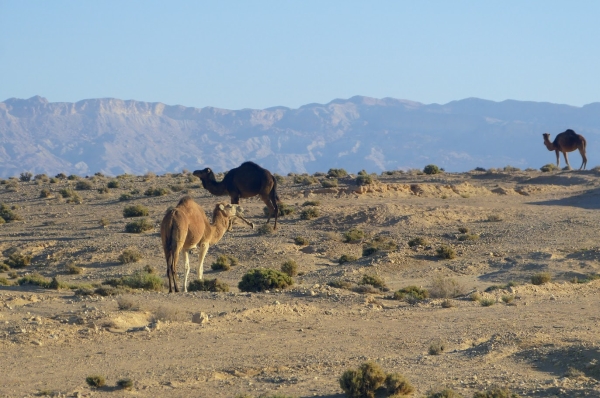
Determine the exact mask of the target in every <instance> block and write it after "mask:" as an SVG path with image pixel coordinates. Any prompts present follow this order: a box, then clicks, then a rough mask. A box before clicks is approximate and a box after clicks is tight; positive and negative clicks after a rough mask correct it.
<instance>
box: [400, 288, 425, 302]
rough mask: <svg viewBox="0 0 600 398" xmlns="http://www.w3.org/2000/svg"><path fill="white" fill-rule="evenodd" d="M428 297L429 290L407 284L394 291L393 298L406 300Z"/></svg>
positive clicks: (418, 299)
mask: <svg viewBox="0 0 600 398" xmlns="http://www.w3.org/2000/svg"><path fill="white" fill-rule="evenodd" d="M428 297H429V291H428V290H427V289H422V288H420V287H417V286H407V287H403V288H402V289H400V290H398V291H396V292H394V300H406V301H408V302H412V301H420V300H425V299H426V298H428Z"/></svg>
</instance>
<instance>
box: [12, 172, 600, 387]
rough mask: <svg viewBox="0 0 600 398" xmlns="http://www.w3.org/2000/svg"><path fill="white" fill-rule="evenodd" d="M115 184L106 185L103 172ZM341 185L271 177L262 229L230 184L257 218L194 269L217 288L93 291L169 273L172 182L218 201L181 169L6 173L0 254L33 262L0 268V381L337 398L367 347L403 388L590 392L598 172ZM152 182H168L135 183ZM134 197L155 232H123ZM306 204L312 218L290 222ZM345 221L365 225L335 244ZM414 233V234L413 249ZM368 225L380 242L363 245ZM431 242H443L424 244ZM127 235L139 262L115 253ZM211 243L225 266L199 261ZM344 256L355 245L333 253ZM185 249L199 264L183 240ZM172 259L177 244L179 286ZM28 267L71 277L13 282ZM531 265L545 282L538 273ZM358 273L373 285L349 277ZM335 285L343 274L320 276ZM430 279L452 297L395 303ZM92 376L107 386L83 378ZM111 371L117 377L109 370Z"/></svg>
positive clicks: (177, 191) (597, 295)
mask: <svg viewBox="0 0 600 398" xmlns="http://www.w3.org/2000/svg"><path fill="white" fill-rule="evenodd" d="M50 177H52V176H50ZM323 178H324V177H322V176H319V177H317V179H318V180H321V179H323ZM82 180H84V181H87V182H89V183H90V184H88V185H87V186H85V187H84V186H83V185H82V187H83V188H86V189H81V190H74V192H75V193H77V195H78V196H79V198H77V199H76V200H75V201H69V200H67V199H65V198H63V197H62V195H61V194H60V191H61V190H63V189H67V188H69V187H71V188H75V186H76V184H77V182H78V181H82ZM111 181H118V187H117V188H106V187H107V185H108V184H109V182H111ZM338 181H339V184H338V186H337V187H332V188H323V187H322V186H321V184H319V183H316V184H312V185H305V184H306V183H303V182H300V183H295V182H294V178H293V177H290V176H286V177H284V178H283V179H281V182H280V183H279V185H278V192H279V196H280V197H281V200H282V202H283V203H285V204H286V205H288V206H289V208H291V209H294V210H295V211H294V212H293V213H291V214H288V215H285V216H282V217H280V218H279V222H278V228H277V230H276V231H275V232H274V233H271V234H262V233H260V231H259V228H258V227H259V226H261V225H262V224H264V222H265V221H266V218H265V216H264V212H263V207H264V204H263V203H262V202H261V201H260V200H259V199H258V198H252V199H242V201H241V204H242V205H243V207H244V208H245V216H246V217H247V218H248V219H250V220H252V221H254V222H255V223H256V224H257V228H255V229H254V230H253V229H251V228H249V227H248V226H246V225H244V224H242V223H236V224H235V225H234V227H233V230H232V231H230V232H227V233H226V234H225V235H224V237H223V239H222V240H221V241H220V242H219V243H218V244H217V245H215V246H212V247H211V248H210V249H209V251H208V255H207V257H206V261H205V266H204V272H205V274H204V275H205V278H211V279H212V278H218V279H219V280H221V281H223V282H226V283H227V284H228V285H229V286H230V291H229V292H189V293H173V294H169V293H167V289H165V288H164V287H163V288H162V290H161V291H148V290H141V289H131V290H120V291H117V293H118V294H116V295H106V296H103V295H101V294H97V293H95V290H94V289H97V288H98V287H100V286H101V285H102V284H103V282H105V281H107V280H109V279H111V278H120V277H124V276H129V275H132V274H133V273H134V272H136V271H140V270H143V269H146V270H151V269H154V270H155V273H156V274H157V275H160V277H162V278H163V279H164V281H165V282H166V263H165V259H164V255H163V252H162V247H161V240H160V228H159V225H160V221H161V220H162V217H163V215H164V214H165V211H166V210H167V209H168V208H169V207H171V206H175V205H176V204H177V202H178V201H179V199H180V198H181V197H183V196H184V195H190V196H192V197H193V198H194V199H195V200H196V201H197V202H198V203H199V204H201V205H202V206H203V208H204V209H205V210H206V212H207V214H212V209H213V208H214V207H215V204H216V203H218V202H220V201H228V200H229V198H228V197H215V196H212V195H210V194H209V193H208V192H207V191H206V190H205V189H204V188H202V186H201V184H200V181H199V180H198V179H195V178H194V177H192V176H191V173H189V172H186V171H184V172H182V173H180V174H169V175H160V176H154V175H152V174H148V175H146V176H132V175H123V176H118V178H117V177H108V176H98V175H97V176H90V178H87V179H86V178H83V177H81V178H80V179H79V180H78V179H75V178H74V179H72V180H68V179H60V180H57V181H56V182H54V183H52V182H50V181H47V179H46V181H44V178H42V177H40V178H36V179H32V180H31V181H20V180H18V179H12V180H5V181H2V182H3V184H2V185H0V202H2V203H4V204H5V205H6V206H7V207H9V208H11V207H13V209H12V211H13V212H14V213H16V214H18V215H19V216H20V218H21V220H15V221H13V222H7V223H5V224H2V225H0V236H1V239H0V251H1V252H2V254H3V260H4V261H9V256H10V254H12V253H15V252H16V253H21V254H23V255H26V256H31V263H30V264H29V265H27V266H22V267H18V266H14V267H12V268H11V269H6V270H5V271H3V272H1V273H0V278H5V279H6V281H7V282H8V284H9V286H0V374H1V375H2V377H1V378H0V395H1V396H7V397H26V396H36V395H54V396H80V397H87V396H107V397H108V396H111V397H129V396H132V397H134V396H140V397H146V396H147V397H160V396H164V397H191V396H195V397H235V396H237V395H241V396H248V397H258V396H260V395H266V396H272V395H279V396H286V397H329V398H333V397H340V398H341V397H344V396H345V395H344V393H343V392H342V390H341V388H340V385H339V382H338V379H339V377H340V376H341V375H342V373H343V372H344V371H345V370H347V369H351V368H357V367H358V366H360V365H361V364H363V363H364V362H366V361H368V360H371V361H374V362H376V363H377V364H379V365H380V366H381V367H382V368H383V369H384V370H385V371H386V372H390V373H391V372H398V373H401V374H402V375H404V376H405V377H406V378H407V379H408V380H409V381H410V383H411V384H412V385H413V386H414V388H415V391H414V393H413V396H415V397H423V396H425V395H426V394H427V393H428V392H430V391H434V390H436V389H441V388H450V389H452V390H454V391H456V392H458V393H460V394H462V395H463V396H464V397H472V396H473V394H474V393H475V392H477V391H482V390H485V389H486V388H490V387H492V386H498V387H506V388H508V389H510V390H511V391H513V392H515V393H517V394H519V395H520V396H523V397H554V396H556V397H598V396H600V383H599V380H600V362H599V360H600V344H599V343H600V337H599V336H600V333H599V332H600V326H599V321H600V314H599V305H598V304H599V302H600V279H597V278H596V277H595V276H596V275H597V273H600V262H599V261H600V244H599V242H600V229H599V227H598V226H599V225H600V211H599V207H600V173H598V172H597V171H594V170H591V171H555V172H548V173H543V172H541V171H533V170H530V171H520V170H513V169H508V170H507V171H505V170H503V169H499V170H491V171H490V170H488V171H473V172H468V173H442V174H434V175H425V174H422V173H416V172H414V171H413V172H406V173H399V172H394V173H382V174H381V175H378V176H377V178H376V181H375V182H374V183H373V184H371V185H368V186H357V185H355V178H353V177H346V178H340V179H339V180H338ZM89 188H91V189H89ZM149 188H170V191H169V193H167V194H166V195H161V196H146V195H144V192H145V191H146V190H147V189H149ZM43 190H47V191H45V193H44V194H41V193H42V191H43ZM123 194H129V195H130V199H129V200H126V201H123V200H120V198H121V196H122V195H123ZM42 196H45V197H42ZM307 201H309V202H313V203H312V206H303V205H304V204H305V203H306V202H307ZM77 202H80V203H77ZM134 204H140V205H143V206H146V207H147V208H148V209H149V215H148V217H147V218H148V219H149V220H150V221H151V222H152V224H153V226H154V228H153V229H152V230H150V231H147V232H144V233H127V232H125V226H126V224H127V223H129V222H131V221H132V218H124V216H123V209H124V207H125V206H129V205H134ZM309 207H314V208H315V209H317V212H318V215H317V216H316V217H315V218H312V219H308V220H307V219H303V218H302V216H301V213H302V211H303V210H304V209H306V208H309ZM209 217H210V216H209ZM101 224H103V225H101ZM459 228H465V229H468V233H467V234H468V235H469V236H470V237H472V238H469V239H465V240H463V238H462V237H463V235H465V234H463V233H461V232H459ZM352 229H359V230H361V231H363V232H364V233H365V236H364V238H362V239H357V240H351V241H350V242H345V241H344V238H343V234H344V233H346V232H348V231H350V230H352ZM297 237H303V238H305V239H306V240H307V241H308V242H309V244H308V245H298V244H296V243H295V239H296V238H297ZM417 237H421V238H424V239H425V240H426V241H427V243H425V244H422V245H416V246H413V247H410V246H409V244H408V242H409V241H411V240H412V239H414V238H417ZM373 241H378V242H382V241H383V242H387V243H388V246H386V247H385V249H381V250H379V251H377V252H375V253H374V254H371V255H368V256H363V255H362V254H363V247H364V246H365V245H368V244H369V242H373ZM442 245H446V246H449V247H451V248H452V249H453V250H454V251H455V253H456V257H455V258H453V259H443V258H440V257H438V256H437V255H436V250H437V249H438V248H439V247H440V246H442ZM125 249H134V250H137V251H139V253H141V255H142V258H141V260H140V261H138V262H134V263H128V264H122V263H121V262H120V261H119V255H121V253H122V252H123V251H124V250H125ZM219 255H229V256H234V257H236V258H237V259H238V264H237V265H235V266H233V267H231V269H230V270H226V271H216V270H212V269H211V264H212V263H214V262H215V261H216V259H217V256H219ZM342 255H347V256H355V257H356V258H357V259H356V260H354V261H350V262H346V263H343V264H339V262H338V260H339V258H340V257H341V256H342ZM190 260H191V263H192V271H191V277H192V279H195V275H196V269H195V266H196V264H197V262H198V251H197V250H196V251H195V252H194V253H193V254H192V255H191V256H190ZM288 260H294V261H295V262H296V263H297V264H298V271H299V275H297V276H295V277H294V285H293V286H291V287H289V288H286V289H281V290H279V289H275V290H271V291H265V292H258V293H254V292H252V293H249V292H240V291H239V290H238V282H239V281H240V280H241V279H242V276H243V275H244V274H245V273H247V272H248V271H249V270H251V269H253V268H260V267H263V268H273V269H277V270H279V269H280V267H281V265H282V264H283V263H284V262H286V261H288ZM183 269H184V266H183V260H180V262H179V267H178V271H179V283H180V285H181V284H182V283H183ZM73 270H76V271H73ZM76 272H79V273H76ZM34 273H37V274H41V275H42V276H43V277H44V278H48V279H50V278H56V279H57V280H58V281H60V282H61V283H63V284H68V285H69V286H70V288H62V289H52V288H43V287H41V286H39V285H35V284H31V283H23V284H21V285H14V284H15V283H16V282H17V281H20V280H21V281H22V280H23V279H22V278H24V277H26V276H27V275H32V274H34ZM540 273H547V275H548V274H549V275H550V276H551V278H552V279H551V280H550V282H547V283H544V284H541V285H534V284H532V276H534V275H539V274H540ZM363 275H371V276H377V277H379V278H381V279H382V280H383V281H385V284H386V286H387V288H386V289H383V290H379V289H375V288H372V289H362V290H361V289H360V287H361V286H362V287H364V285H360V284H359V283H360V282H361V280H362V278H363ZM335 281H337V282H340V281H341V282H345V284H346V286H348V287H349V288H336V287H332V286H329V285H328V283H332V282H335ZM440 281H441V282H447V283H450V282H452V283H454V285H453V286H455V287H456V288H457V289H456V292H455V294H452V295H451V296H454V297H449V298H446V297H442V296H440V295H439V294H438V297H430V298H426V299H424V300H409V301H410V302H407V301H404V300H394V299H393V294H394V292H395V291H397V290H399V289H401V288H404V287H407V286H411V285H414V286H418V287H422V288H425V289H434V288H435V287H436V286H438V293H439V291H440V289H439V284H440V283H441V282H440ZM449 281H450V282H449ZM444 286H445V285H444ZM490 286H496V288H495V289H488V288H490ZM486 290H488V291H486ZM442 293H444V291H443V289H442ZM446 296H447V295H446ZM477 297H478V298H480V300H474V299H475V298H477ZM483 303H485V304H486V305H483ZM442 304H444V306H443V305H442ZM446 307H447V308H446ZM120 308H122V309H120ZM434 343H435V344H439V343H441V344H442V345H443V346H444V350H443V351H441V352H440V353H439V355H434V354H432V353H430V348H431V346H432V344H434ZM90 375H102V376H104V377H105V379H106V385H105V386H104V387H101V388H92V387H90V386H89V385H88V384H87V383H86V377H88V376H90ZM125 378H128V379H130V380H131V382H132V384H133V385H132V387H131V388H130V389H127V390H125V389H121V388H119V387H118V386H117V382H118V381H119V380H122V379H125ZM382 396H383V395H382Z"/></svg>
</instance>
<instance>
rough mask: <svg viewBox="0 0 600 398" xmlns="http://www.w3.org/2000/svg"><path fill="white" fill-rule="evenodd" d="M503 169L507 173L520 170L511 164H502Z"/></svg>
mask: <svg viewBox="0 0 600 398" xmlns="http://www.w3.org/2000/svg"><path fill="white" fill-rule="evenodd" d="M504 171H505V172H507V173H514V172H515V171H521V169H520V168H518V167H513V166H511V165H508V166H504Z"/></svg>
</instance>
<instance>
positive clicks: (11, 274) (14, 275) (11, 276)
mask: <svg viewBox="0 0 600 398" xmlns="http://www.w3.org/2000/svg"><path fill="white" fill-rule="evenodd" d="M8 269H10V267H9V268H8ZM18 276H19V274H17V273H16V272H15V271H10V272H9V273H8V277H9V278H10V279H17V277H18Z"/></svg>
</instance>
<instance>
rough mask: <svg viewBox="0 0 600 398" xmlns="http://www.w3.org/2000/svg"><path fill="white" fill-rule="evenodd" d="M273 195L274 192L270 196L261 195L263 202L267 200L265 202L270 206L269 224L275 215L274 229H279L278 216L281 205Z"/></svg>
mask: <svg viewBox="0 0 600 398" xmlns="http://www.w3.org/2000/svg"><path fill="white" fill-rule="evenodd" d="M271 192H273V191H271ZM272 196H273V195H272V194H269V196H262V195H261V197H260V198H261V199H262V201H263V202H265V204H266V205H267V207H268V208H269V217H268V218H267V224H268V223H269V221H271V216H272V215H275V224H274V226H273V229H277V216H278V215H279V205H278V204H277V201H276V200H275V198H273V197H272Z"/></svg>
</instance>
